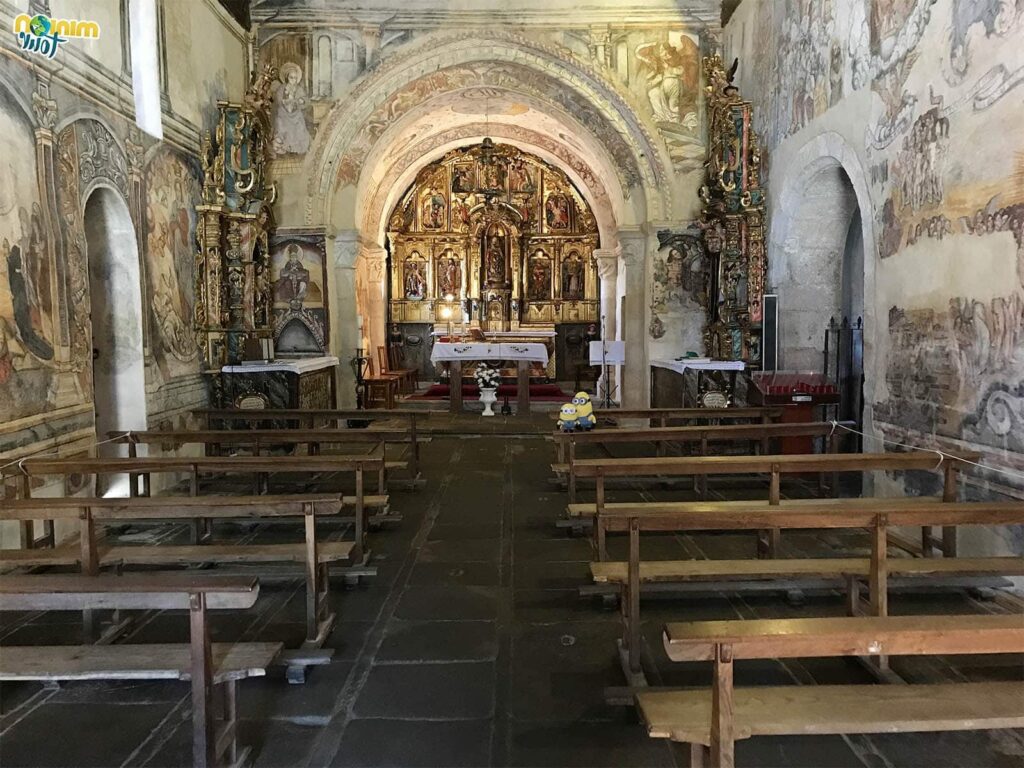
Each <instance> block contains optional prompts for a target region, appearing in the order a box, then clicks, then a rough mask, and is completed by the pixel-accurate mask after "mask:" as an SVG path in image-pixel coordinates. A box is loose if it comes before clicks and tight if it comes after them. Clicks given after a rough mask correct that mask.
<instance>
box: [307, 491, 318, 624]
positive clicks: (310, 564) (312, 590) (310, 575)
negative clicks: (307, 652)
mask: <svg viewBox="0 0 1024 768" xmlns="http://www.w3.org/2000/svg"><path fill="white" fill-rule="evenodd" d="M312 506H313V505H312V504H310V505H308V508H307V511H306V514H305V524H306V640H307V641H313V640H315V639H316V636H317V630H318V626H317V625H318V623H319V622H318V621H317V618H318V617H317V605H318V603H319V597H320V589H319V587H320V585H319V579H318V578H317V576H318V573H319V569H318V568H317V566H318V562H317V550H316V516H315V515H314V514H313V509H312Z"/></svg>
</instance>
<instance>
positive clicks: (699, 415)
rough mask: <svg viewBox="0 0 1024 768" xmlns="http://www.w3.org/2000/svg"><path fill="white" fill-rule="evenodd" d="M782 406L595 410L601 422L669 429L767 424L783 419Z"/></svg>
mask: <svg viewBox="0 0 1024 768" xmlns="http://www.w3.org/2000/svg"><path fill="white" fill-rule="evenodd" d="M782 413H783V409H782V407H781V406H775V405H769V406H749V407H747V406H743V407H734V408H595V409H594V415H595V416H597V418H598V420H599V421H601V420H609V421H621V420H623V419H647V420H648V421H649V422H650V423H651V425H652V426H662V427H664V426H666V425H667V424H668V422H670V421H734V420H738V419H743V420H749V421H754V420H759V421H761V422H764V423H767V422H769V421H774V420H775V419H779V418H781V417H782Z"/></svg>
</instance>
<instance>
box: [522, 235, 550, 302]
mask: <svg viewBox="0 0 1024 768" xmlns="http://www.w3.org/2000/svg"><path fill="white" fill-rule="evenodd" d="M551 272H552V269H551V257H550V256H548V254H547V253H546V252H545V251H544V250H543V249H542V248H538V249H537V250H536V251H534V252H533V255H532V256H530V263H529V269H528V271H527V275H526V298H527V299H529V300H530V301H549V300H550V299H551Z"/></svg>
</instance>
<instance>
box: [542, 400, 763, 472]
mask: <svg viewBox="0 0 1024 768" xmlns="http://www.w3.org/2000/svg"><path fill="white" fill-rule="evenodd" d="M782 412H783V411H782V408H779V407H767V408H643V409H638V410H624V409H620V408H595V409H594V416H595V417H597V421H598V423H599V424H602V423H603V424H619V423H620V422H622V421H634V420H644V421H646V422H647V427H648V428H651V429H654V428H664V427H667V426H669V423H670V422H686V424H687V425H690V426H693V425H698V424H721V423H722V422H727V423H743V422H747V423H760V424H770V423H771V422H773V421H776V420H778V419H779V418H781V417H782ZM624 429H626V428H624ZM562 434H579V433H561V432H556V433H555V438H554V439H555V446H556V448H557V449H558V459H557V461H558V463H559V464H565V463H567V461H568V456H567V455H566V453H565V449H566V445H567V444H566V443H563V442H562V441H561V438H559V437H558V436H559V435H562Z"/></svg>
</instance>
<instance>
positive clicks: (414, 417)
mask: <svg viewBox="0 0 1024 768" xmlns="http://www.w3.org/2000/svg"><path fill="white" fill-rule="evenodd" d="M192 413H193V414H194V415H195V416H198V417H200V418H204V419H205V420H206V427H207V429H212V428H214V425H218V426H221V427H226V428H231V427H233V426H236V425H238V424H261V423H266V422H271V423H273V424H274V425H275V426H278V425H279V424H280V422H285V423H286V424H287V425H288V426H289V427H290V426H291V425H294V426H295V427H296V428H299V429H317V428H319V427H321V426H329V425H332V424H333V425H334V427H335V428H336V429H338V430H339V431H341V432H343V433H344V434H349V433H351V432H357V431H358V432H372V431H374V430H377V429H382V428H383V429H387V428H386V427H382V426H381V425H379V424H378V425H377V426H375V423H376V422H388V421H397V422H405V423H408V425H409V428H408V434H409V442H410V443H411V446H410V451H409V474H410V476H411V477H412V480H413V487H414V488H415V487H418V485H417V481H418V480H419V476H420V470H419V466H420V443H421V442H423V439H422V437H421V435H422V431H421V429H420V425H421V424H422V423H423V422H424V421H425V420H428V419H429V418H430V412H429V411H412V410H410V411H405V410H396V409H388V410H384V409H373V410H361V409H355V410H353V409H338V408H296V409H293V408H267V409H261V410H246V409H232V408H200V409H197V410H194V411H192ZM349 421H358V422H363V423H368V424H369V427H368V428H366V429H351V428H347V427H343V426H342V423H343V422H344V423H345V424H346V425H347V423H348V422H349Z"/></svg>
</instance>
